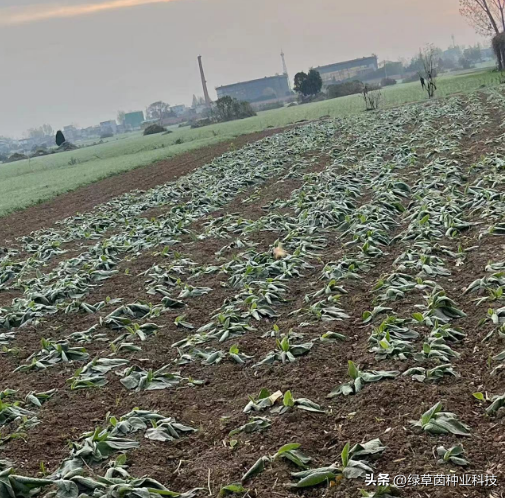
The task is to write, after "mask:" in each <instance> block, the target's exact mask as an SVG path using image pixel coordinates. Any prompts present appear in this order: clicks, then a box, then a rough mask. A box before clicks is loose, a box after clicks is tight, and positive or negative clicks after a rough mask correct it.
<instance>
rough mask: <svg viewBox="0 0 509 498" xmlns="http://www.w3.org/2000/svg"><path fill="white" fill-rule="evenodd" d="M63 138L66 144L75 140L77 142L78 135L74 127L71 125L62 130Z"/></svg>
mask: <svg viewBox="0 0 509 498" xmlns="http://www.w3.org/2000/svg"><path fill="white" fill-rule="evenodd" d="M63 132H64V137H65V139H66V140H67V141H68V142H74V141H75V140H78V138H80V137H79V133H78V130H77V129H76V127H75V126H73V125H67V126H64V128H63Z"/></svg>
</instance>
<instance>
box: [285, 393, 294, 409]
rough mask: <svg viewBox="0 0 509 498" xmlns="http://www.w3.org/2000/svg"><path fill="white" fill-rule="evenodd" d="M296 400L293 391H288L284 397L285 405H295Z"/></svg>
mask: <svg viewBox="0 0 509 498" xmlns="http://www.w3.org/2000/svg"><path fill="white" fill-rule="evenodd" d="M294 404H295V401H294V399H293V396H292V393H291V391H286V392H285V395H284V397H283V405H284V406H293V405H294Z"/></svg>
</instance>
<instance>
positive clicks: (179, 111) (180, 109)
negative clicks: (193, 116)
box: [170, 104, 187, 116]
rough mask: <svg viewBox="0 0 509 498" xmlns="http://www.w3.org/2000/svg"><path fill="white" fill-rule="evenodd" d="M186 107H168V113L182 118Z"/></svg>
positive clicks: (182, 105) (180, 105)
mask: <svg viewBox="0 0 509 498" xmlns="http://www.w3.org/2000/svg"><path fill="white" fill-rule="evenodd" d="M186 110H187V109H186V106H185V105H184V104H179V105H174V106H171V107H170V111H172V112H173V113H174V114H175V115H176V116H182V114H184V113H185V112H186Z"/></svg>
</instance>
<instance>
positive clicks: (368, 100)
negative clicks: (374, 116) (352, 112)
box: [362, 85, 382, 111]
mask: <svg viewBox="0 0 509 498" xmlns="http://www.w3.org/2000/svg"><path fill="white" fill-rule="evenodd" d="M362 98H363V99H364V103H365V104H366V111H374V110H375V109H378V106H379V105H380V100H381V99H382V92H381V90H380V87H377V86H374V85H364V89H363V90H362Z"/></svg>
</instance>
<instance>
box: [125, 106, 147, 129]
mask: <svg viewBox="0 0 509 498" xmlns="http://www.w3.org/2000/svg"><path fill="white" fill-rule="evenodd" d="M143 121H145V116H144V115H143V111H134V112H126V113H125V116H124V126H125V127H126V130H139V129H140V128H141V123H143Z"/></svg>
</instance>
